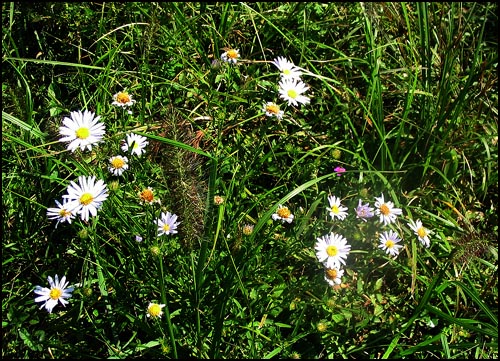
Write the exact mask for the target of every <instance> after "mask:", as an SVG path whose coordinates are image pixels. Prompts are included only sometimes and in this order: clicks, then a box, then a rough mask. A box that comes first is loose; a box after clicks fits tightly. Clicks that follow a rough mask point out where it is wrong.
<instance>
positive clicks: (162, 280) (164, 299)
mask: <svg viewBox="0 0 500 361" xmlns="http://www.w3.org/2000/svg"><path fill="white" fill-rule="evenodd" d="M158 264H159V267H160V292H161V303H163V304H164V305H165V307H164V310H165V318H166V319H167V329H168V335H169V336H170V343H171V344H172V352H173V356H174V358H177V346H176V342H175V335H174V328H173V326H172V321H171V320H170V311H169V309H168V300H167V295H166V293H165V274H164V272H163V257H158Z"/></svg>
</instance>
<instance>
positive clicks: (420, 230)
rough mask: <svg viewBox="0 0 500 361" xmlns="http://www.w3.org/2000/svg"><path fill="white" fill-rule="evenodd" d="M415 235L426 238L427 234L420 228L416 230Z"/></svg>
mask: <svg viewBox="0 0 500 361" xmlns="http://www.w3.org/2000/svg"><path fill="white" fill-rule="evenodd" d="M417 234H418V236H419V237H420V238H425V237H426V236H427V232H426V231H425V228H424V227H420V228H419V229H418V230H417Z"/></svg>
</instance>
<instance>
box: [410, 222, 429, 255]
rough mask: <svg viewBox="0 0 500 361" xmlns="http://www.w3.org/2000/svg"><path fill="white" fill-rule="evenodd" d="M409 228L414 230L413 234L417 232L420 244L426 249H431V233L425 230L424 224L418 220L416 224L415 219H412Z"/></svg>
mask: <svg viewBox="0 0 500 361" xmlns="http://www.w3.org/2000/svg"><path fill="white" fill-rule="evenodd" d="M408 227H410V228H411V229H412V230H413V232H415V234H416V235H417V237H418V240H419V241H420V243H422V245H424V246H425V247H426V248H429V246H430V244H431V240H430V238H429V234H431V231H429V230H428V229H426V228H424V226H423V225H422V222H421V221H420V220H419V219H417V221H416V222H414V221H413V219H410V222H409V223H408Z"/></svg>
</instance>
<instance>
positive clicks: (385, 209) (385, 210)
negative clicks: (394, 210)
mask: <svg viewBox="0 0 500 361" xmlns="http://www.w3.org/2000/svg"><path fill="white" fill-rule="evenodd" d="M380 213H382V214H383V215H384V216H388V215H389V214H391V210H390V209H389V207H387V204H385V203H384V204H382V205H381V206H380Z"/></svg>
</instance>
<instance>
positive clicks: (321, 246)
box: [314, 232, 351, 269]
mask: <svg viewBox="0 0 500 361" xmlns="http://www.w3.org/2000/svg"><path fill="white" fill-rule="evenodd" d="M314 249H316V257H318V261H320V262H322V263H323V264H324V265H325V267H326V268H336V269H340V267H341V265H345V259H346V258H347V255H348V254H349V252H350V251H351V246H350V245H348V244H347V240H346V239H345V238H344V237H343V236H341V235H340V234H337V233H333V232H332V233H330V234H327V235H325V236H323V237H318V238H317V242H316V246H315V247H314Z"/></svg>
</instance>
